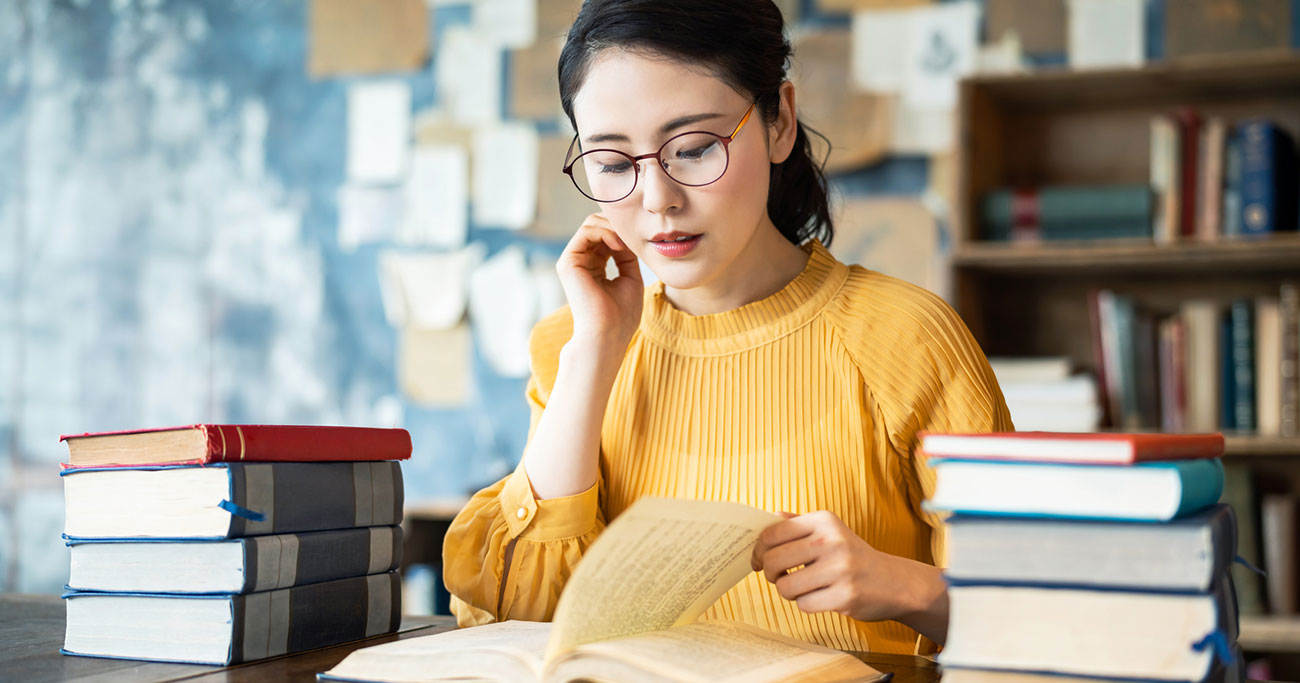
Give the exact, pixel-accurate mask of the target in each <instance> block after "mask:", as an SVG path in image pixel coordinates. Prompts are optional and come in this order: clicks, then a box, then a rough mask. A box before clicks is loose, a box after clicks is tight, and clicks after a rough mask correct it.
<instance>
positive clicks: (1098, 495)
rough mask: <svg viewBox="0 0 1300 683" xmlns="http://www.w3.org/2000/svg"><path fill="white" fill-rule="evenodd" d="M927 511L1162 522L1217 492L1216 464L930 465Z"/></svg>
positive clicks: (1203, 504) (1214, 498)
mask: <svg viewBox="0 0 1300 683" xmlns="http://www.w3.org/2000/svg"><path fill="white" fill-rule="evenodd" d="M932 465H933V467H934V471H935V479H936V482H935V491H934V495H933V496H932V497H931V499H930V500H929V501H928V502H927V506H928V507H929V508H931V509H934V510H946V511H949V512H958V513H966V514H977V515H979V514H982V515H1014V516H1023V517H1061V518H1075V519H1113V520H1130V521H1149V522H1163V521H1168V520H1172V519H1179V518H1182V517H1187V516H1189V515H1193V514H1196V513H1197V512H1200V511H1201V510H1204V509H1205V508H1208V507H1210V506H1211V505H1213V504H1215V503H1216V502H1218V500H1219V496H1220V495H1221V494H1222V493H1223V463H1222V461H1220V460H1219V459H1218V458H1201V459H1195V460H1176V461H1169V462H1149V463H1143V464H1138V465H1072V464H1058V463H1044V462H1001V461H971V460H942V459H941V460H934V461H932Z"/></svg>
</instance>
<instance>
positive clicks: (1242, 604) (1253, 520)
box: [1219, 464, 1265, 614]
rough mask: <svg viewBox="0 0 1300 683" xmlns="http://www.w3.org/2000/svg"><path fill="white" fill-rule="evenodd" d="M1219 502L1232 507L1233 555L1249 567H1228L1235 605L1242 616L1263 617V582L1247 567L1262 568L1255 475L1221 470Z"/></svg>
mask: <svg viewBox="0 0 1300 683" xmlns="http://www.w3.org/2000/svg"><path fill="white" fill-rule="evenodd" d="M1219 500H1220V501H1221V502H1222V503H1223V504H1225V505H1227V506H1229V507H1231V508H1232V511H1233V516H1234V517H1235V519H1236V522H1237V532H1236V534H1235V535H1236V539H1237V556H1238V557H1240V558H1241V559H1243V560H1245V561H1246V562H1248V563H1249V564H1250V566H1249V567H1248V566H1246V565H1245V564H1242V563H1240V562H1237V563H1234V564H1233V565H1232V569H1231V572H1232V581H1233V585H1234V586H1235V587H1236V589H1237V606H1238V607H1239V608H1240V612H1241V613H1242V614H1263V613H1264V611H1265V609H1264V583H1263V581H1262V579H1261V577H1260V575H1259V574H1257V573H1255V571H1254V570H1252V569H1251V567H1255V568H1259V567H1263V566H1264V560H1263V556H1262V555H1261V553H1260V529H1259V496H1258V492H1257V491H1256V487H1255V472H1254V471H1253V470H1252V469H1251V468H1250V467H1248V466H1245V465H1234V464H1228V465H1224V467H1223V495H1222V496H1220V497H1219Z"/></svg>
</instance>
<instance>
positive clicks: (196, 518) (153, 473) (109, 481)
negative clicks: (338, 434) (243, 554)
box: [60, 461, 402, 539]
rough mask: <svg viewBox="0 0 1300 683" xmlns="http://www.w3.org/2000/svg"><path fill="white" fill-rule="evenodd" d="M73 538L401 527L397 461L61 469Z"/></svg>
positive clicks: (228, 535)
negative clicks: (397, 525) (399, 525)
mask: <svg viewBox="0 0 1300 683" xmlns="http://www.w3.org/2000/svg"><path fill="white" fill-rule="evenodd" d="M60 475H61V476H62V477H63V491H64V504H65V510H66V517H65V527H64V529H65V531H64V533H65V535H66V536H67V537H69V538H74V539H93V538H99V539H115V538H128V537H140V538H166V539H223V538H239V537H244V536H260V535H266V534H285V533H299V532H304V531H324V530H327V529H349V528H355V527H367V526H388V525H394V524H398V523H400V522H401V521H402V474H401V469H400V467H399V465H398V463H397V462H395V461H379V462H268V463H218V464H214V465H208V466H181V467H109V468H69V469H65V470H63V471H62V472H61V473H60Z"/></svg>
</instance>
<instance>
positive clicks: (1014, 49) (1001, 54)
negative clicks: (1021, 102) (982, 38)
mask: <svg viewBox="0 0 1300 683" xmlns="http://www.w3.org/2000/svg"><path fill="white" fill-rule="evenodd" d="M1025 70H1026V69H1025V61H1024V51H1023V50H1022V49H1021V47H1020V37H1019V36H1017V35H1016V33H1015V31H1007V32H1006V34H1005V35H1003V36H1002V39H1001V40H999V41H998V42H996V43H989V44H987V45H981V46H980V48H979V52H978V53H977V54H976V55H975V72H976V73H980V74H1010V73H1018V72H1022V71H1025Z"/></svg>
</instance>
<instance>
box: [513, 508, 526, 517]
mask: <svg viewBox="0 0 1300 683" xmlns="http://www.w3.org/2000/svg"><path fill="white" fill-rule="evenodd" d="M515 516H516V517H518V518H519V519H523V518H525V517H527V516H528V508H519V509H518V510H515Z"/></svg>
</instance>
